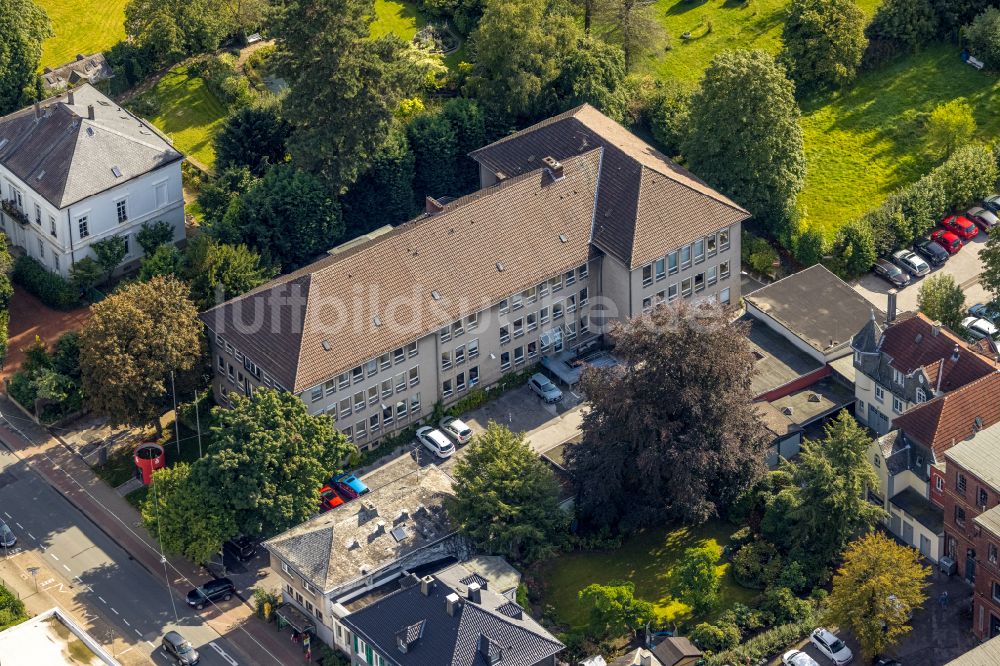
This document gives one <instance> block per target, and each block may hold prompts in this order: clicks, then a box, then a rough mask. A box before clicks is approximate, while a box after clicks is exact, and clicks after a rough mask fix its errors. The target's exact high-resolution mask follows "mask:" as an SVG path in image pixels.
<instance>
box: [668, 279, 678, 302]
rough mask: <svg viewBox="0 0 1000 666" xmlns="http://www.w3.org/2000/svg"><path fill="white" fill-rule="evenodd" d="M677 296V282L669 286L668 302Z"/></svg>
mask: <svg viewBox="0 0 1000 666" xmlns="http://www.w3.org/2000/svg"><path fill="white" fill-rule="evenodd" d="M676 298H677V283H676V282H675V283H674V284H672V285H668V286H667V302H670V301H672V300H674V299H676Z"/></svg>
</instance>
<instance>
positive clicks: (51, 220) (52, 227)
mask: <svg viewBox="0 0 1000 666" xmlns="http://www.w3.org/2000/svg"><path fill="white" fill-rule="evenodd" d="M49 235H50V236H52V237H53V238H58V237H59V234H58V233H57V232H56V218H55V217H54V216H52V215H49Z"/></svg>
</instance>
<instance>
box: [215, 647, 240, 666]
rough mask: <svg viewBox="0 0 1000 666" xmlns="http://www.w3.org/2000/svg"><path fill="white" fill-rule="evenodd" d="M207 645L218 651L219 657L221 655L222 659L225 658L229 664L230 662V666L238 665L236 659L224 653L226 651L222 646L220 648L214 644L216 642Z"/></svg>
mask: <svg viewBox="0 0 1000 666" xmlns="http://www.w3.org/2000/svg"><path fill="white" fill-rule="evenodd" d="M208 645H209V647H211V648H212V649H213V650H215V651H216V652H218V653H219V655H220V656H221V657H222V658H223V659H225V660H226V661H227V662H229V664H231V666H239V662H237V661H236V660H235V659H233V658H232V657H230V656H229V655H228V654H226V651H225V650H223V649H222V648H220V647H219V646H218V645H216V644H215V643H214V642H213V643H209V644H208Z"/></svg>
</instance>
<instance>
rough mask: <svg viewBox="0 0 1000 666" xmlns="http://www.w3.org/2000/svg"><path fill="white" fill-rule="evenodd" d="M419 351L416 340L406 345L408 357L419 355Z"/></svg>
mask: <svg viewBox="0 0 1000 666" xmlns="http://www.w3.org/2000/svg"><path fill="white" fill-rule="evenodd" d="M417 351H418V350H417V342H416V340H414V341H413V342H411V343H410V344H408V345H406V355H407V356H408V357H410V358H413V357H414V356H416V355H417Z"/></svg>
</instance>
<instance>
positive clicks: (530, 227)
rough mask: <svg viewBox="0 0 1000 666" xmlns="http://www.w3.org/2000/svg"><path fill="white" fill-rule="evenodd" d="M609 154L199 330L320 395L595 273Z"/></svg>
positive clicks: (508, 188) (401, 230)
mask: <svg viewBox="0 0 1000 666" xmlns="http://www.w3.org/2000/svg"><path fill="white" fill-rule="evenodd" d="M601 152H602V151H601V150H600V149H595V150H591V151H589V152H587V153H585V154H583V155H580V156H577V157H573V158H570V159H568V160H565V161H564V163H563V169H564V176H563V177H562V178H560V179H558V180H553V179H552V178H551V177H550V176H549V175H548V172H546V171H545V170H543V169H539V170H536V171H533V172H531V173H527V174H524V175H523V176H520V177H517V178H513V179H510V180H507V181H505V182H503V183H500V184H498V185H496V186H494V187H492V188H488V189H487V190H483V191H480V192H477V193H476V194H473V195H470V196H468V197H463V198H461V199H457V200H455V201H453V202H451V203H449V204H447V205H446V206H445V207H444V210H442V211H441V212H438V213H436V214H434V215H429V216H428V215H424V216H421V217H419V218H417V219H415V220H412V221H410V222H408V223H406V224H403V225H400V226H399V227H397V228H395V229H393V230H392V231H391V232H388V233H386V234H384V235H382V236H379V237H377V238H374V239H372V240H370V241H368V242H365V243H361V244H359V245H357V246H355V247H352V248H350V249H349V250H346V251H343V252H339V253H337V254H334V255H331V256H329V257H324V258H323V259H321V260H319V261H317V262H315V263H313V264H310V265H309V266H306V267H304V268H302V269H300V270H298V271H295V272H293V273H290V274H288V275H285V276H282V277H281V278H278V279H277V280H274V281H272V282H270V283H268V284H266V285H264V286H262V287H259V288H258V289H256V290H254V291H252V292H250V293H248V294H245V295H243V296H241V297H239V298H236V299H233V300H231V301H228V302H226V303H224V304H222V305H220V306H217V307H215V308H213V309H212V310H209V311H208V312H206V313H204V314H203V315H202V319H203V321H205V323H206V324H207V325H208V327H209V328H210V329H212V330H213V331H214V332H216V333H219V334H221V335H223V336H224V337H226V338H227V339H229V340H230V341H232V342H233V343H234V344H235V345H236V347H237V348H238V349H239V350H240V351H242V352H243V353H245V354H247V355H248V356H249V357H250V358H251V359H252V360H253V361H254V362H256V363H257V364H258V365H260V366H262V367H263V368H264V369H265V370H267V371H268V372H269V373H272V374H274V375H275V378H276V379H277V380H278V381H279V382H281V383H282V384H283V385H284V387H285V388H288V389H289V390H291V391H293V392H296V393H297V392H299V391H302V390H305V389H307V388H310V387H312V386H315V385H316V384H319V383H320V382H322V381H324V380H326V379H329V378H330V377H333V376H334V375H336V374H337V373H339V372H342V371H344V370H346V369H349V368H351V367H354V366H357V365H359V364H361V363H363V362H365V361H366V360H369V359H371V358H374V357H375V356H377V355H378V354H381V353H384V352H385V351H386V350H391V349H394V348H397V347H399V346H402V345H405V344H407V343H409V342H411V341H413V340H416V339H417V338H419V337H421V336H423V335H426V334H427V333H429V332H431V331H436V330H437V329H439V328H440V327H442V326H444V325H446V324H449V323H451V322H453V321H455V320H457V319H458V318H459V317H461V316H464V315H467V314H470V313H473V312H477V311H479V310H481V309H482V308H484V307H486V306H489V305H492V304H494V303H497V302H499V301H500V300H501V299H503V298H506V297H507V296H508V295H509V294H513V293H516V292H518V291H522V290H524V289H526V288H528V287H530V286H533V285H536V284H538V283H539V282H541V281H542V280H544V279H546V278H548V277H551V276H553V275H558V274H560V273H562V272H565V271H566V270H569V269H570V268H573V267H575V266H579V265H580V264H583V263H584V262H585V261H587V259H588V258H590V256H591V253H592V249H591V245H590V242H589V241H590V231H591V221H592V219H593V211H594V201H595V198H596V194H597V180H598V177H599V169H600V166H601ZM500 268H502V270H500ZM435 292H436V293H437V294H438V296H439V297H440V298H438V299H435V298H434V296H433V294H434V293H435ZM281 299H285V300H284V301H282V300H281ZM265 305H267V307H265ZM241 312H243V313H244V314H243V316H242V319H241V316H240V313H241ZM376 318H378V323H376ZM240 321H244V322H247V323H248V324H249V323H250V322H256V324H257V325H255V326H248V325H244V326H238V325H237V324H238V322H240ZM327 347H329V350H327V349H326V348H327Z"/></svg>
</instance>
